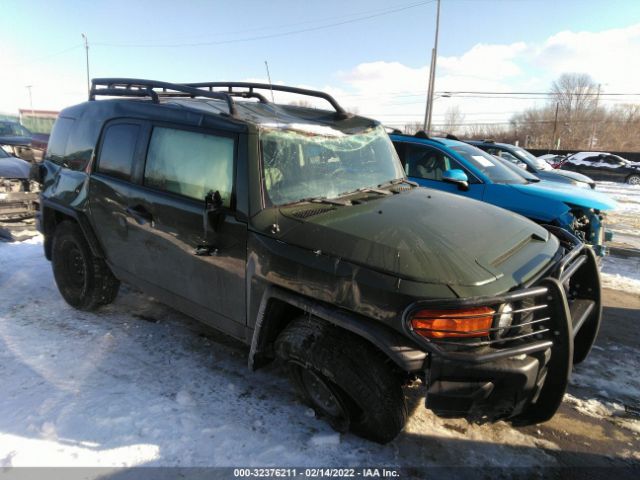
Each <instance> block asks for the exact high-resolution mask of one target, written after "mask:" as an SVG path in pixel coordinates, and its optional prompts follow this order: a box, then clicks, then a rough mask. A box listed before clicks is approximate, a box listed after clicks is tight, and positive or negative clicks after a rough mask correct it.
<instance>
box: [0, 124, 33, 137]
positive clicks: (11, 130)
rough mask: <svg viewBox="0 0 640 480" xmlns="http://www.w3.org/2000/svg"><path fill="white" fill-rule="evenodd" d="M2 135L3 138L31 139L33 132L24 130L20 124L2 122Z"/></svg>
mask: <svg viewBox="0 0 640 480" xmlns="http://www.w3.org/2000/svg"><path fill="white" fill-rule="evenodd" d="M0 135H1V136H11V137H18V136H21V137H30V136H31V132H29V130H27V129H26V128H24V127H23V126H22V125H20V124H19V123H13V122H1V123H0Z"/></svg>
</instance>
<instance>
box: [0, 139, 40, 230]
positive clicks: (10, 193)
mask: <svg viewBox="0 0 640 480" xmlns="http://www.w3.org/2000/svg"><path fill="white" fill-rule="evenodd" d="M30 169H31V165H30V164H29V163H28V162H25V161H24V160H22V159H20V158H16V157H13V156H11V155H9V154H8V153H6V152H5V151H4V150H2V149H0V222H15V221H17V220H24V219H26V218H33V217H34V216H35V213H36V211H37V208H38V192H39V186H38V184H37V183H36V182H32V181H31V180H29V172H30Z"/></svg>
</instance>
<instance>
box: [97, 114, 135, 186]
mask: <svg viewBox="0 0 640 480" xmlns="http://www.w3.org/2000/svg"><path fill="white" fill-rule="evenodd" d="M139 134H140V126H139V125H135V124H130V123H119V124H116V125H111V126H109V127H107V129H106V130H105V133H104V139H103V141H102V148H101V149H100V158H99V160H98V172H100V173H104V174H106V175H109V176H111V177H115V178H120V179H122V180H130V179H131V170H132V166H133V157H134V155H135V151H136V144H137V141H138V135H139Z"/></svg>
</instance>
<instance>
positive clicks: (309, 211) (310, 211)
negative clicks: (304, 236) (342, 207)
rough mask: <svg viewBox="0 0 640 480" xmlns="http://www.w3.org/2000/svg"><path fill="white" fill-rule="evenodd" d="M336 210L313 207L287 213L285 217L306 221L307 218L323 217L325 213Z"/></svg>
mask: <svg viewBox="0 0 640 480" xmlns="http://www.w3.org/2000/svg"><path fill="white" fill-rule="evenodd" d="M333 210H335V208H334V207H316V206H314V207H311V208H301V209H298V210H293V211H292V210H289V211H287V212H285V215H289V216H292V217H294V218H299V219H302V220H304V219H305V218H310V217H315V216H316V215H322V214H323V213H327V212H331V211H333Z"/></svg>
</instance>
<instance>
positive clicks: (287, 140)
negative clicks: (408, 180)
mask: <svg viewBox="0 0 640 480" xmlns="http://www.w3.org/2000/svg"><path fill="white" fill-rule="evenodd" d="M290 127H291V129H286V130H285V129H282V128H278V129H266V128H265V129H263V130H261V132H260V147H261V154H262V167H263V173H264V182H265V187H266V191H267V195H268V197H269V199H270V200H271V202H272V203H273V204H274V205H284V204H287V203H293V202H298V201H300V200H302V199H310V198H336V197H338V196H340V195H341V194H344V193H347V192H353V191H355V190H358V189H361V188H367V187H376V186H378V185H381V184H383V183H386V182H389V181H391V180H395V179H398V178H404V177H405V175H404V171H403V169H402V165H401V164H400V160H399V159H398V156H397V154H396V151H395V149H394V148H393V144H392V143H391V140H390V139H389V136H388V135H387V133H386V132H385V130H384V128H383V127H381V126H376V127H372V128H369V129H367V130H363V131H360V132H358V133H354V134H351V133H344V132H342V131H340V130H335V129H333V128H331V127H318V126H316V125H300V126H295V125H291V126H290ZM294 128H295V130H294Z"/></svg>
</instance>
